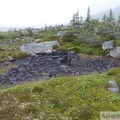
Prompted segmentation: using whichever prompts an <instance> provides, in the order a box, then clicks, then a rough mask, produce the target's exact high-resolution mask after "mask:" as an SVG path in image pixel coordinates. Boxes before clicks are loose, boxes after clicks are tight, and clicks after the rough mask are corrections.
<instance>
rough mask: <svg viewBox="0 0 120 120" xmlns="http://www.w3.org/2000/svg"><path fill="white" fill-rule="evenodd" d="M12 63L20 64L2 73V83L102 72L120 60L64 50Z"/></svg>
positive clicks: (119, 64) (0, 83) (0, 76)
mask: <svg viewBox="0 0 120 120" xmlns="http://www.w3.org/2000/svg"><path fill="white" fill-rule="evenodd" d="M12 63H13V64H17V65H18V66H17V67H13V68H11V69H10V70H9V71H8V72H4V73H3V74H1V75H0V85H5V84H18V83H22V82H26V81H34V80H44V79H48V78H51V77H57V76H79V75H83V74H87V73H90V72H98V73H102V72H104V71H107V70H109V69H111V68H116V67H119V66H120V61H118V60H116V59H114V58H111V57H100V58H96V59H92V58H90V57H85V58H83V57H81V56H79V55H77V54H75V53H74V52H64V51H54V52H52V53H46V54H39V55H35V56H32V55H31V56H28V57H25V58H22V59H19V60H16V61H13V62H12Z"/></svg>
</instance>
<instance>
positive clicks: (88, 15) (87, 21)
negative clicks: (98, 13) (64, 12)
mask: <svg viewBox="0 0 120 120" xmlns="http://www.w3.org/2000/svg"><path fill="white" fill-rule="evenodd" d="M90 22H91V15H90V7H88V10H87V17H86V20H85V26H86V27H87V28H89V27H90Z"/></svg>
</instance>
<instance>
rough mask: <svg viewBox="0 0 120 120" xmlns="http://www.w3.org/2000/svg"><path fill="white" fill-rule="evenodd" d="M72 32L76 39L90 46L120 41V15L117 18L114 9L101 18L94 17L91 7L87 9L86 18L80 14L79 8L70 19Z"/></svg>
mask: <svg viewBox="0 0 120 120" xmlns="http://www.w3.org/2000/svg"><path fill="white" fill-rule="evenodd" d="M69 32H70V34H72V35H73V36H74V37H75V39H74V40H76V41H78V42H80V43H81V44H86V45H88V46H99V45H101V43H102V42H104V41H110V40H113V41H115V42H116V41H117V42H118V43H119V41H120V15H119V16H118V19H117V20H116V19H115V18H114V14H113V11H112V9H110V11H109V14H108V15H106V14H105V15H104V16H103V18H102V19H101V20H100V19H92V17H91V13H90V7H88V10H87V16H86V19H85V20H83V17H82V16H80V15H79V10H77V11H76V13H75V14H73V18H72V20H71V21H70V31H69Z"/></svg>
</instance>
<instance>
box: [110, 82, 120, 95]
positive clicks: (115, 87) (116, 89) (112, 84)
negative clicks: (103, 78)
mask: <svg viewBox="0 0 120 120" xmlns="http://www.w3.org/2000/svg"><path fill="white" fill-rule="evenodd" d="M108 86H109V88H108V90H109V91H111V92H113V93H115V94H117V93H119V86H118V85H117V83H116V82H115V81H114V80H110V81H109V82H108Z"/></svg>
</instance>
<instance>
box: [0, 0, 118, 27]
mask: <svg viewBox="0 0 120 120" xmlns="http://www.w3.org/2000/svg"><path fill="white" fill-rule="evenodd" d="M88 6H90V9H91V14H96V13H99V12H102V11H104V10H108V9H110V8H112V9H114V8H116V7H118V6H120V0H0V27H1V26H19V27H22V26H26V27H29V26H41V25H45V24H46V25H53V24H62V23H68V22H69V21H70V20H71V19H72V16H73V14H74V13H75V12H76V11H77V9H78V8H79V13H80V15H82V16H83V17H85V16H86V14H87V8H88Z"/></svg>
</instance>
